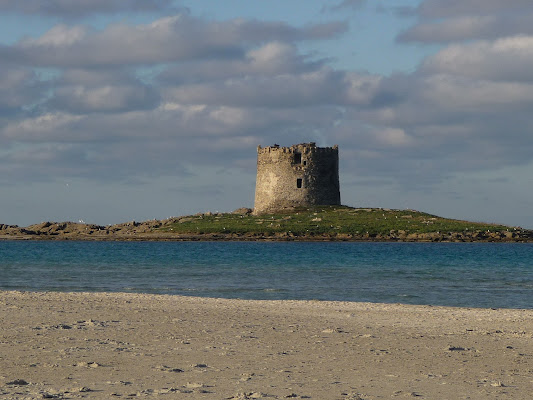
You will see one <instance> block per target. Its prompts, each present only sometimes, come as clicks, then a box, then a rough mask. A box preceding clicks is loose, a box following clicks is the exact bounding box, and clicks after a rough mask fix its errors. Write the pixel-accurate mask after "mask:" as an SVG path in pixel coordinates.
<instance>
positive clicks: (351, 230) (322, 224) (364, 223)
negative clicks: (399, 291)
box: [158, 206, 524, 240]
mask: <svg viewBox="0 0 533 400" xmlns="http://www.w3.org/2000/svg"><path fill="white" fill-rule="evenodd" d="M158 230H159V231H161V232H167V233H170V232H172V233H174V234H196V235H198V234H199V235H203V234H224V235H237V236H241V235H246V236H258V237H273V238H280V237H290V238H295V239H298V238H310V239H313V238H316V239H319V238H323V239H324V238H327V237H329V238H331V239H340V240H349V239H352V240H357V239H360V240H365V239H367V240H369V239H370V240H438V239H439V238H440V239H441V240H483V239H485V240H490V239H494V240H497V239H513V238H514V239H516V238H518V237H519V236H520V237H522V234H523V232H524V230H522V229H520V228H513V227H509V226H505V225H496V224H487V223H476V222H469V221H461V220H454V219H448V218H441V217H437V216H435V215H431V214H427V213H423V212H419V211H413V210H391V209H381V208H352V207H346V206H316V207H301V208H295V209H291V210H287V211H285V212H278V213H275V214H265V215H260V216H254V215H251V214H250V213H240V212H235V213H230V214H211V213H206V214H198V215H195V216H189V217H181V218H177V219H175V220H173V221H169V223H168V224H165V225H163V226H161V227H159V228H158Z"/></svg>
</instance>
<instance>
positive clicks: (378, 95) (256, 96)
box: [0, 1, 533, 189]
mask: <svg viewBox="0 0 533 400" xmlns="http://www.w3.org/2000/svg"><path fill="white" fill-rule="evenodd" d="M467 3H468V5H469V6H470V7H469V8H468V9H467V11H468V12H466V13H465V14H463V15H459V14H458V12H457V13H451V14H450V15H449V16H448V15H444V14H443V15H442V16H440V15H441V14H439V13H444V12H445V11H439V9H438V8H437V2H429V1H427V2H423V3H422V6H421V7H420V8H419V9H418V10H417V11H418V12H419V14H420V15H421V18H422V22H421V23H420V24H417V25H416V26H415V27H420V26H422V25H421V24H425V25H424V26H425V27H426V28H424V29H427V32H426V34H427V37H428V38H431V39H429V41H436V40H437V39H438V38H439V37H440V38H444V36H443V33H442V27H443V26H445V25H446V24H447V23H452V22H453V23H457V21H460V19H461V18H463V19H465V18H471V19H472V21H477V22H478V25H477V27H476V26H474V25H475V24H473V23H472V24H470V23H468V21H467V20H466V19H465V20H464V21H466V22H465V23H464V26H465V28H464V29H462V30H461V29H459V26H455V28H454V29H451V28H450V32H451V31H453V30H455V32H458V34H457V35H456V38H454V39H453V40H452V39H450V40H452V41H453V43H447V44H446V45H443V46H442V47H441V48H440V49H439V50H438V51H437V52H436V53H435V54H432V55H430V56H428V57H427V58H426V59H425V60H424V61H423V62H422V63H421V65H420V66H419V68H417V69H416V70H415V71H414V72H412V73H408V74H407V73H406V74H395V75H392V76H389V77H385V76H379V75H372V74H367V73H360V72H356V71H349V70H339V69H335V68H333V67H331V66H330V60H325V59H322V60H317V59H314V58H312V57H310V56H309V55H308V54H305V53H303V52H302V51H301V50H300V47H299V45H300V42H302V41H310V40H323V39H332V38H335V37H337V36H338V35H340V34H342V33H343V32H345V30H346V24H345V23H343V22H333V23H329V24H321V25H308V26H304V27H295V26H292V25H289V24H286V23H282V22H265V21H258V20H253V19H233V20H227V21H212V20H208V19H203V18H198V17H193V16H190V15H187V14H181V15H176V16H172V17H166V18H160V19H157V20H155V21H153V22H152V23H149V24H143V25H126V24H111V25H109V26H108V27H107V28H106V29H104V30H101V31H98V30H95V29H93V28H91V27H89V26H83V25H73V26H70V25H65V24H61V25H57V26H55V27H54V28H52V29H51V30H49V31H48V32H46V33H45V34H43V35H41V36H40V37H36V38H26V39H23V40H21V41H19V42H18V43H15V44H14V45H12V46H3V47H1V48H0V53H1V54H2V56H3V58H2V60H3V61H4V60H6V59H8V60H10V62H11V64H4V67H2V68H0V99H1V100H0V107H3V112H2V113H0V147H1V149H2V150H1V152H0V172H2V174H1V175H2V176H3V178H2V179H3V180H4V181H5V180H9V179H14V178H10V177H19V178H20V179H21V180H25V181H32V180H43V179H45V178H46V177H47V176H48V177H55V176H66V177H68V176H74V177H83V178H87V179H94V180H105V181H112V180H115V181H120V180H127V179H131V178H132V177H140V178H142V177H147V176H164V175H172V176H176V177H180V176H186V175H187V174H190V173H191V168H188V167H189V166H195V165H200V164H201V165H202V166H203V167H205V168H208V169H209V168H213V169H214V168H219V167H221V166H224V167H226V168H228V169H230V170H231V169H239V170H244V171H246V173H250V171H253V168H254V155H255V148H256V146H257V145H258V144H262V145H268V144H273V143H280V144H284V145H285V144H286V145H290V144H293V143H299V142H306V141H316V142H317V143H319V144H320V145H332V144H339V146H340V148H341V158H342V160H343V161H342V163H343V168H346V171H349V174H353V175H355V176H365V177H367V178H368V179H371V178H372V179H378V180H387V181H389V182H396V183H397V184H398V185H400V186H401V187H402V188H404V189H405V188H407V189H420V188H422V187H424V188H427V187H430V186H431V185H435V184H438V183H439V182H442V181H443V180H445V179H447V178H449V177H451V176H453V175H454V174H456V173H459V172H463V171H479V170H490V169H495V168H499V167H501V166H510V165H521V164H525V163H528V162H530V161H531V160H532V154H533V138H532V137H531V135H530V132H531V129H532V128H533V118H532V117H531V115H530V114H531V113H530V110H531V108H532V107H533V76H532V72H531V71H530V70H529V68H528V66H529V65H531V63H532V61H533V39H532V37H533V36H532V35H528V34H524V33H521V34H515V35H512V36H510V35H508V33H509V32H511V30H509V29H510V28H509V26H508V25H506V24H505V23H504V22H505V21H506V20H504V19H502V17H501V16H500V15H499V14H498V15H495V14H491V11H490V10H491V9H490V7H492V6H495V4H496V3H492V2H488V3H483V4H487V8H483V7H478V8H477V9H476V8H475V7H474V4H475V3H474V2H472V1H469V2H464V4H467ZM439 4H444V2H442V3H439ZM461 4H462V3H461ZM461 4H459V3H453V4H452V5H455V6H457V7H460V6H461ZM513 4H517V3H513ZM338 5H341V3H339V4H338ZM345 5H348V3H346V4H345ZM351 5H355V3H354V4H351ZM431 5H433V9H432V10H433V11H431V9H429V8H428V7H429V6H431ZM478 5H479V4H478ZM423 6H424V7H426V8H425V9H424V7H423ZM461 7H462V6H461ZM511 8H512V7H511ZM430 18H431V19H430ZM433 18H438V20H433ZM513 18H514V17H513ZM517 18H518V17H517ZM523 18H524V20H525V19H526V18H527V15H526V14H524V16H523ZM515 20H516V19H515ZM502 21H503V22H502ZM484 24H485V25H484ZM491 24H492V25H491ZM471 26H474V28H475V29H470V30H469V27H471ZM483 26H488V28H486V27H485V28H483ZM483 29H485V33H482V32H483ZM513 29H515V30H517V28H516V27H515V28H513ZM474 31H476V32H478V33H476V35H482V36H483V39H482V40H477V39H476V40H469V41H467V42H463V41H462V38H466V37H468V38H470V39H472V38H474V36H473V35H474V34H473V32H474ZM438 40H440V39H438ZM447 40H448V39H447ZM456 40H457V42H456ZM7 65H9V67H8V66H7ZM36 67H39V68H41V67H51V68H52V69H53V70H54V71H55V73H54V74H52V76H51V77H47V78H46V79H42V80H39V74H38V73H37V72H35V71H34V70H33V69H32V68H36ZM30 160H33V162H31V161H30ZM192 170H194V168H192Z"/></svg>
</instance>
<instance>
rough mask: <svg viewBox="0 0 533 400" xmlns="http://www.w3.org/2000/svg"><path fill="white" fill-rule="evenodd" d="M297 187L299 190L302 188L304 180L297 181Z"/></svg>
mask: <svg viewBox="0 0 533 400" xmlns="http://www.w3.org/2000/svg"><path fill="white" fill-rule="evenodd" d="M296 187H297V188H298V189H301V188H302V179H301V178H298V179H296Z"/></svg>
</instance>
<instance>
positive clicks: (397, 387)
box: [0, 291, 533, 400]
mask: <svg viewBox="0 0 533 400" xmlns="http://www.w3.org/2000/svg"><path fill="white" fill-rule="evenodd" d="M0 305H1V307H0V321H2V324H1V325H0V362H1V364H2V370H1V371H0V396H5V397H7V398H11V399H17V398H35V399H37V398H43V397H44V398H94V399H97V398H107V397H110V396H113V397H123V398H136V397H143V398H144V397H147V398H152V397H157V398H176V397H175V396H176V393H179V395H178V396H180V397H179V398H190V399H198V398H201V399H223V398H224V399H241V400H242V399H261V398H263V399H282V398H289V397H291V398H315V399H347V400H361V399H363V400H372V399H378V398H383V397H387V398H388V397H392V398H403V397H406V396H407V397H413V396H414V397H420V398H428V399H434V398H454V399H461V398H470V399H496V398H498V399H500V398H527V396H528V395H529V394H530V392H529V389H530V387H531V382H532V381H533V378H531V370H532V368H533V345H532V339H533V310H520V309H496V310H493V309H481V308H480V309H477V308H454V307H436V306H415V305H399V304H377V303H351V302H330V301H327V302H326V301H296V300H229V299H216V298H198V297H183V296H175V295H151V294H130V293H101V292H100V293H81V292H77V293H73V292H71V293H59V292H16V291H0ZM47 396H48V397H47ZM53 396H55V397H53Z"/></svg>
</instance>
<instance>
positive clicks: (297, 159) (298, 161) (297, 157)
mask: <svg viewBox="0 0 533 400" xmlns="http://www.w3.org/2000/svg"><path fill="white" fill-rule="evenodd" d="M294 163H295V164H301V163H302V153H294Z"/></svg>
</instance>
